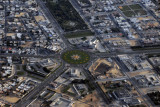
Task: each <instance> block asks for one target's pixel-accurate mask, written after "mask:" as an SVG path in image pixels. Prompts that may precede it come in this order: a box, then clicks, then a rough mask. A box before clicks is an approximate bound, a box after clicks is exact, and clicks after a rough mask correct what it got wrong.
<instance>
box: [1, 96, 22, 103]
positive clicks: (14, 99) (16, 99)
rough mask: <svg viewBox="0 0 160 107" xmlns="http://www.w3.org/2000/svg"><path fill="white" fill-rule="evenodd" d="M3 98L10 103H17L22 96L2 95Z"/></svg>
mask: <svg viewBox="0 0 160 107" xmlns="http://www.w3.org/2000/svg"><path fill="white" fill-rule="evenodd" d="M1 99H3V100H5V101H7V102H9V103H16V102H17V101H18V100H19V99H20V98H18V97H9V96H5V97H1Z"/></svg>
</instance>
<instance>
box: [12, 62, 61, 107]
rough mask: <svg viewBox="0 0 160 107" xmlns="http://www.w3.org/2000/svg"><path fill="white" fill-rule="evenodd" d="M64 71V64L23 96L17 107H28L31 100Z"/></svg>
mask: <svg viewBox="0 0 160 107" xmlns="http://www.w3.org/2000/svg"><path fill="white" fill-rule="evenodd" d="M63 72H64V64H63V63H62V66H61V67H60V68H58V70H56V71H55V72H54V73H53V74H51V75H50V76H49V77H48V78H47V79H45V80H44V81H43V82H42V83H41V84H39V85H38V86H37V87H35V88H34V89H33V90H32V91H31V92H30V93H29V94H28V95H26V96H25V97H23V98H22V99H21V100H20V101H19V102H18V103H16V105H15V107H26V106H27V105H28V104H30V102H31V101H32V100H33V99H34V98H35V97H36V95H37V94H38V93H39V92H40V91H42V90H43V89H44V88H45V87H46V86H47V85H48V84H49V83H50V82H51V81H54V80H55V79H56V78H58V77H59V76H60V75H61V74H62V73H63Z"/></svg>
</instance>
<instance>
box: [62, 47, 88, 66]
mask: <svg viewBox="0 0 160 107" xmlns="http://www.w3.org/2000/svg"><path fill="white" fill-rule="evenodd" d="M62 59H63V60H64V61H66V62H67V63H69V64H84V63H87V62H88V61H89V60H90V57H89V55H88V54H87V53H86V52H84V51H81V50H70V51H67V52H65V53H63V54H62Z"/></svg>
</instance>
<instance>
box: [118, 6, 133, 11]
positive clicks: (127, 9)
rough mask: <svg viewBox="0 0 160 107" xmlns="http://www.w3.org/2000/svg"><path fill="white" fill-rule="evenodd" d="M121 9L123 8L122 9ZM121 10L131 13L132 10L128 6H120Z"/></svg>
mask: <svg viewBox="0 0 160 107" xmlns="http://www.w3.org/2000/svg"><path fill="white" fill-rule="evenodd" d="M120 7H121V8H120ZM119 9H120V10H121V11H129V10H131V9H130V8H129V7H128V6H127V5H125V6H119Z"/></svg>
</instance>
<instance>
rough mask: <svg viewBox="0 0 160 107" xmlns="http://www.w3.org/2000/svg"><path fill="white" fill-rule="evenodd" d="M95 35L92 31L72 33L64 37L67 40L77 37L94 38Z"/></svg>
mask: <svg viewBox="0 0 160 107" xmlns="http://www.w3.org/2000/svg"><path fill="white" fill-rule="evenodd" d="M93 35H94V33H93V32H91V31H90V30H87V31H81V32H72V33H66V34H65V35H64V36H65V37H66V38H76V37H85V36H93Z"/></svg>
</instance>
